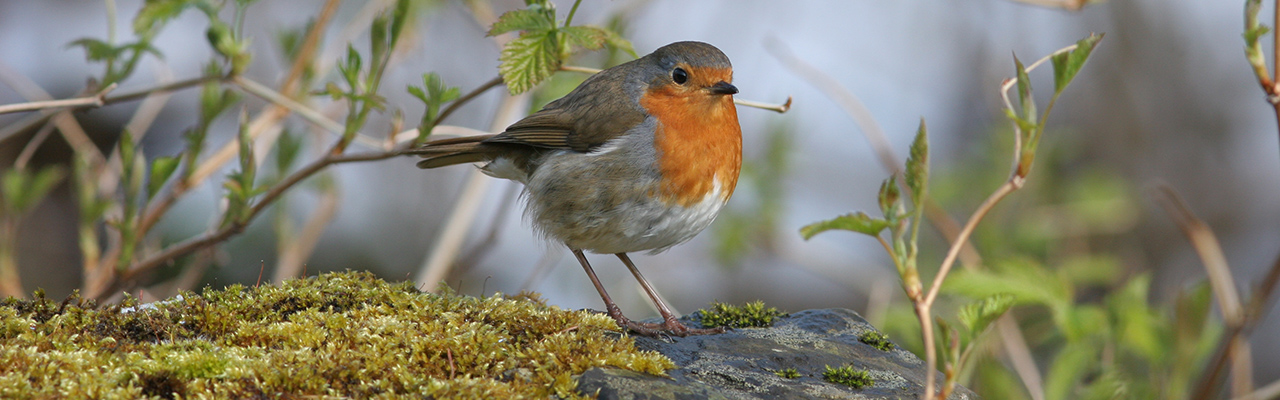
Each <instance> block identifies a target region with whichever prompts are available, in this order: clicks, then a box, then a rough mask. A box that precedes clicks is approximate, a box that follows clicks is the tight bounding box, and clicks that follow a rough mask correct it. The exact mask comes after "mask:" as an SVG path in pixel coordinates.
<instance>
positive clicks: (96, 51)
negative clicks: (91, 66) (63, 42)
mask: <svg viewBox="0 0 1280 400" xmlns="http://www.w3.org/2000/svg"><path fill="white" fill-rule="evenodd" d="M76 46H80V47H83V48H84V56H85V59H86V60H89V61H105V60H111V59H115V58H116V57H119V56H120V53H122V52H124V50H125V48H124V47H116V46H112V45H111V44H109V43H107V42H104V41H101V40H98V39H94V38H83V39H78V40H76V41H73V42H71V43H68V44H67V47H76Z"/></svg>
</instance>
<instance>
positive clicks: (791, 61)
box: [765, 38, 982, 268]
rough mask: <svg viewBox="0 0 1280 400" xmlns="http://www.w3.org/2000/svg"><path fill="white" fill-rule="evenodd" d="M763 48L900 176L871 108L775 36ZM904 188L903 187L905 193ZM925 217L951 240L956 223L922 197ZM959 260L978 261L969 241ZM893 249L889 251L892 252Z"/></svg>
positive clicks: (971, 264) (972, 264)
mask: <svg viewBox="0 0 1280 400" xmlns="http://www.w3.org/2000/svg"><path fill="white" fill-rule="evenodd" d="M765 48H766V49H767V50H769V52H770V53H771V54H772V55H773V56H774V57H775V58H777V59H778V60H779V61H780V62H782V64H783V65H784V66H786V67H788V68H790V69H791V71H792V73H795V74H796V75H799V76H800V78H801V79H804V80H805V81H807V82H809V85H810V86H813V87H814V88H816V89H818V90H819V91H821V92H822V93H823V94H825V95H827V98H830V99H831V101H834V102H835V103H836V105H838V106H840V108H843V109H844V112H845V113H846V114H849V116H850V117H852V118H853V123H854V124H856V125H858V128H859V130H860V131H862V136H863V137H865V138H867V141H868V142H870V144H871V148H872V149H873V151H875V153H876V158H877V159H879V160H880V165H881V166H882V167H884V169H885V170H887V171H889V173H890V174H892V175H899V176H900V175H902V167H901V165H902V162H901V161H899V160H898V157H897V156H895V155H894V154H893V149H892V148H891V147H890V146H889V139H888V138H887V136H886V135H885V133H884V130H883V129H881V128H880V124H879V123H877V122H876V119H875V116H873V115H871V110H869V109H867V107H866V106H865V105H864V104H863V103H862V101H861V100H858V96H856V95H854V94H853V92H850V91H849V90H848V89H845V87H844V85H842V84H840V82H839V81H837V80H836V79H835V78H833V77H831V75H828V74H826V73H825V72H823V71H822V70H820V69H818V68H817V67H814V66H813V65H810V64H809V63H807V62H805V61H804V60H802V59H800V58H799V57H797V56H796V55H795V54H794V53H792V52H791V49H790V48H788V47H787V46H786V44H784V43H782V42H781V41H779V40H778V39H776V38H769V39H768V40H766V42H765ZM898 184H899V186H901V185H905V184H906V180H904V179H899V180H898ZM905 189H906V188H905V187H903V191H904V192H905V191H906V190H905ZM923 203H924V211H925V217H926V218H928V219H929V223H930V224H931V225H933V227H934V229H937V230H938V232H940V233H942V236H943V237H945V238H946V239H947V242H949V243H951V242H955V241H956V236H957V235H958V234H959V230H960V227H959V224H958V223H956V221H955V220H954V219H952V218H951V216H950V215H947V212H946V211H943V210H942V207H940V206H938V204H937V203H935V202H934V201H933V200H932V199H929V198H926V199H924V202H923ZM961 251H962V252H961V253H960V259H961V261H963V262H964V265H965V266H966V267H970V268H973V267H976V266H977V265H979V264H981V263H982V256H980V255H979V254H978V250H977V249H976V248H974V247H973V245H972V244H965V246H964V248H962V250H961ZM892 253H893V252H890V254H892Z"/></svg>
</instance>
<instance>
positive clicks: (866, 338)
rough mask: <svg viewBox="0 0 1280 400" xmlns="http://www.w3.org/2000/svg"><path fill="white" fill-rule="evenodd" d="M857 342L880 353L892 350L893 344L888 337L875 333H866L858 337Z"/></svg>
mask: <svg viewBox="0 0 1280 400" xmlns="http://www.w3.org/2000/svg"><path fill="white" fill-rule="evenodd" d="M858 341H859V342H862V343H866V344H869V345H871V347H875V348H877V349H880V350H882V351H890V350H893V342H890V341H889V335H886V334H884V333H882V332H877V331H866V332H862V334H861V335H858Z"/></svg>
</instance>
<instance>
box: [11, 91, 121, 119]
mask: <svg viewBox="0 0 1280 400" xmlns="http://www.w3.org/2000/svg"><path fill="white" fill-rule="evenodd" d="M116 86H117V85H116V84H114V83H112V84H110V85H107V87H105V88H103V89H102V90H100V91H98V93H97V94H95V95H92V96H85V97H77V98H74V99H65V100H45V101H32V102H27V103H17V104H6V105H2V106H0V114H8V113H16V112H23V111H35V110H43V109H47V108H64V107H102V105H103V104H105V103H104V102H103V98H105V97H106V96H107V93H111V91H112V90H116Z"/></svg>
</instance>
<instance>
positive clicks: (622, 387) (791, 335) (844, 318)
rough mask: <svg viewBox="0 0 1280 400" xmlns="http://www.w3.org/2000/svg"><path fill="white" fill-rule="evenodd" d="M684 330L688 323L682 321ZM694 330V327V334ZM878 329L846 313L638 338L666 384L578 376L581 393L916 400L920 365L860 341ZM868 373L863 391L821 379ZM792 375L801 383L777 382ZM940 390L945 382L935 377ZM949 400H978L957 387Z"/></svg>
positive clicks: (627, 374)
mask: <svg viewBox="0 0 1280 400" xmlns="http://www.w3.org/2000/svg"><path fill="white" fill-rule="evenodd" d="M685 323H686V324H689V323H692V321H688V320H687V319H686V321H685ZM696 325H697V324H696V323H693V326H696ZM875 330H876V329H875V328H874V327H872V326H871V325H870V324H868V323H867V321H866V320H864V319H862V317H861V316H859V315H858V314H857V313H855V312H853V311H851V310H846V309H825V310H807V311H801V312H798V313H794V314H791V315H790V316H788V317H784V318H779V319H777V320H776V321H775V324H774V326H773V327H770V328H739V329H734V330H731V331H729V332H727V333H724V334H720V335H705V336H693V337H687V338H669V339H666V340H665V341H664V340H659V339H652V338H646V337H636V347H637V348H639V349H642V350H653V351H657V352H659V353H662V354H664V355H666V356H667V357H668V358H670V359H671V360H672V361H674V362H675V364H676V366H677V368H676V369H672V370H669V371H667V373H668V374H669V375H670V377H669V378H664V377H658V376H653V375H647V374H642V373H638V372H633V371H625V370H619V369H614V368H594V369H591V370H588V371H586V372H584V373H583V374H582V376H581V377H580V379H579V384H578V390H579V391H581V392H582V393H584V394H588V395H590V394H595V393H599V398H600V399H635V400H640V399H654V400H656V399H913V398H918V397H919V395H920V392H921V391H922V390H923V385H924V371H923V369H924V362H923V361H921V360H920V359H919V358H917V357H916V356H915V355H914V354H911V353H910V352H908V351H906V350H903V349H902V348H899V347H897V346H894V347H893V349H892V350H890V351H883V350H880V349H877V348H875V347H873V346H871V345H868V344H865V343H862V342H860V341H859V340H858V337H859V336H860V335H861V334H863V333H864V332H867V331H875ZM845 365H852V366H853V367H854V368H856V369H865V370H866V371H867V373H868V374H869V375H870V377H871V378H872V379H874V383H873V384H872V385H871V386H869V387H865V388H861V389H854V388H852V387H848V386H844V385H839V384H834V383H829V382H827V381H824V380H823V379H822V375H823V372H824V371H826V367H827V366H831V367H833V368H835V367H841V366H845ZM787 368H794V369H795V370H796V372H798V373H799V377H798V378H794V379H788V378H783V377H781V376H779V375H777V374H775V372H776V371H781V370H784V369H787ZM935 379H936V381H935V382H937V384H938V385H941V383H942V379H943V376H942V374H941V373H938V374H937V375H936V378H935ZM950 398H951V399H957V400H964V399H976V398H977V396H976V395H974V393H973V392H971V391H969V390H968V389H965V388H962V387H957V388H956V389H955V391H953V393H952V395H951V397H950Z"/></svg>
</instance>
